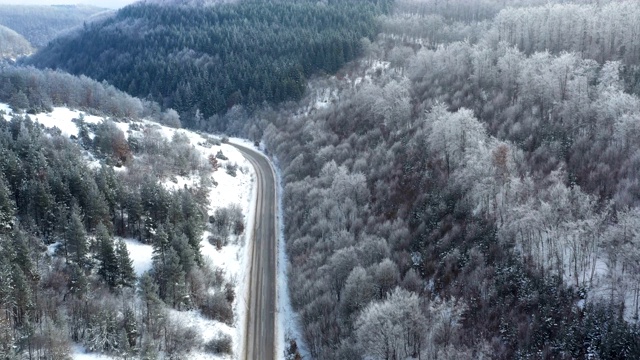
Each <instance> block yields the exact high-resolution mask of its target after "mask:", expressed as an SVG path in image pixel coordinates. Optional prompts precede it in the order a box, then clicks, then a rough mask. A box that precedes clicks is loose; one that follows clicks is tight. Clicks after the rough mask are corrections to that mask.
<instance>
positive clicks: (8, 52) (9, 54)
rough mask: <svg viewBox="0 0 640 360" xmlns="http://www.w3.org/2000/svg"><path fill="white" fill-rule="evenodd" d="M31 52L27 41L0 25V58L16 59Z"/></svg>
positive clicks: (31, 49)
mask: <svg viewBox="0 0 640 360" xmlns="http://www.w3.org/2000/svg"><path fill="white" fill-rule="evenodd" d="M32 51H33V48H32V47H31V44H29V41H27V39H25V38H24V37H23V36H22V35H20V34H18V33H17V32H15V31H13V30H11V29H9V28H8V27H6V26H2V25H0V58H16V57H18V56H22V55H27V54H30V53H31V52H32Z"/></svg>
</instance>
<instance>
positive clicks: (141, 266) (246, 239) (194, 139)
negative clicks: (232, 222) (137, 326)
mask: <svg viewBox="0 0 640 360" xmlns="http://www.w3.org/2000/svg"><path fill="white" fill-rule="evenodd" d="M0 110H4V111H5V112H6V113H7V114H11V113H12V111H11V109H10V107H9V106H8V105H7V104H2V103H0ZM81 115H83V117H84V121H85V122H87V123H99V122H101V121H104V120H105V118H101V117H98V116H92V115H87V114H84V113H82V112H81V111H78V110H71V109H68V108H64V107H56V108H54V109H53V111H52V112H51V113H40V114H35V115H29V116H30V117H31V118H32V119H33V120H34V121H37V122H38V123H40V124H42V125H43V126H45V127H47V128H53V127H57V128H58V129H60V131H61V133H62V134H64V135H65V136H71V135H76V136H77V135H78V132H79V129H78V127H77V126H76V123H74V122H73V121H72V119H74V118H79V117H80V116H81ZM134 123H135V124H136V125H137V126H138V127H139V128H141V129H142V128H145V127H154V128H157V129H158V131H160V133H161V134H162V135H163V136H164V137H165V138H166V139H167V140H171V139H172V138H173V136H174V134H176V133H178V134H181V135H184V136H186V137H187V138H188V139H189V142H190V144H191V145H192V146H194V147H195V148H196V149H197V150H198V151H199V152H200V153H201V155H202V158H203V161H206V159H207V158H208V157H209V156H210V155H216V154H217V153H218V151H222V153H223V154H224V155H225V156H226V157H227V158H228V159H227V160H219V161H218V163H219V164H220V168H219V169H218V170H217V171H215V172H214V173H213V175H212V177H213V179H214V180H215V182H216V183H217V186H213V187H212V189H211V190H210V193H209V196H208V198H209V204H210V205H209V208H208V209H207V210H208V213H209V215H213V213H214V212H215V210H216V209H218V208H221V207H228V206H229V205H231V204H237V205H239V206H240V208H241V209H242V213H243V215H244V218H245V221H246V224H245V229H246V231H245V233H244V235H243V236H241V238H240V239H236V241H231V242H230V244H229V245H227V246H225V247H223V248H222V249H221V250H217V249H216V248H215V247H214V246H212V245H211V244H209V242H208V236H209V233H207V232H205V234H204V236H203V239H202V242H201V244H202V254H203V256H204V257H205V259H206V260H207V261H210V262H211V263H212V264H213V265H215V266H216V267H220V268H222V269H224V270H225V276H226V277H227V280H228V281H229V282H231V283H235V284H236V300H235V303H234V304H233V307H234V312H235V314H234V315H235V328H233V327H229V326H227V325H225V324H221V323H218V322H216V321H211V320H207V319H205V318H203V317H202V316H200V314H199V313H198V312H196V311H190V312H178V311H175V310H171V312H172V313H173V314H174V315H176V317H178V318H180V319H181V321H184V322H185V323H187V324H189V325H190V326H191V325H192V326H196V327H198V328H199V330H200V332H201V334H202V335H203V338H204V339H205V341H206V340H207V339H210V338H211V337H213V336H215V335H216V334H217V333H218V331H222V332H224V333H226V334H229V335H231V336H232V338H233V341H234V358H239V357H240V355H241V352H242V345H243V342H242V339H243V337H244V331H245V324H246V306H247V303H248V301H247V296H246V295H247V289H248V286H247V284H248V280H249V272H248V271H247V270H248V267H249V259H250V256H249V255H250V253H251V247H252V246H251V243H252V238H253V233H252V231H253V228H254V225H253V223H254V216H255V207H256V196H257V194H256V192H255V173H254V170H253V167H252V166H251V164H250V163H249V162H248V161H247V160H246V159H245V158H244V157H243V156H242V154H241V153H240V152H239V151H238V150H237V149H236V148H235V147H233V146H231V145H229V144H220V145H212V144H210V142H209V141H208V139H209V137H210V135H204V136H203V135H201V134H198V133H195V132H192V131H188V130H184V129H173V128H169V127H166V126H162V125H159V124H157V123H155V122H152V121H148V120H141V121H137V122H134ZM134 123H118V122H116V123H115V124H116V126H117V127H118V128H119V129H120V130H122V131H123V132H124V133H125V136H129V135H130V134H133V133H135V131H131V132H130V131H129V129H130V126H131V124H134ZM233 142H234V143H237V144H242V145H245V146H247V147H253V143H251V142H250V141H248V140H243V139H233ZM85 157H86V160H87V163H88V164H89V166H91V167H92V168H97V167H99V166H101V163H100V161H98V160H96V159H95V158H93V156H91V155H90V154H87V156H85ZM228 164H232V165H237V171H236V176H235V177H234V176H231V175H229V174H227V172H226V166H227V165H228ZM115 170H118V171H126V170H127V169H126V167H121V168H115ZM200 180H201V175H200V174H191V175H189V176H175V177H173V178H170V179H167V180H165V181H163V185H164V186H165V187H166V188H167V189H169V190H175V189H179V188H182V187H184V186H185V185H187V186H194V185H196V184H197V183H198V182H199V181H200ZM124 241H125V244H126V245H127V249H128V250H129V253H130V256H131V259H132V261H133V266H134V269H135V272H136V274H137V275H138V276H140V275H141V274H143V273H144V272H145V271H147V270H149V269H151V266H152V252H153V250H152V247H151V246H150V245H145V244H142V243H140V242H138V241H136V240H133V239H125V240H124ZM55 246H57V244H52V245H50V246H49V247H48V249H47V251H48V252H49V253H53V251H54V249H55ZM279 328H282V326H280V327H279ZM278 335H279V338H282V339H281V341H279V344H280V345H279V349H281V348H282V344H283V342H284V340H283V339H284V337H283V335H282V332H279V333H278ZM279 353H282V352H281V351H279ZM73 358H74V359H82V360H85V359H86V360H89V359H110V357H108V356H104V355H96V354H86V350H85V349H84V348H82V347H81V346H79V345H77V346H74V348H73ZM189 358H190V359H218V357H215V356H213V355H211V354H204V353H202V354H200V353H199V354H194V356H193V357H192V356H191V355H190V356H189Z"/></svg>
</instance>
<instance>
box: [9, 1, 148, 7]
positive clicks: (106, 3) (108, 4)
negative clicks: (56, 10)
mask: <svg viewBox="0 0 640 360" xmlns="http://www.w3.org/2000/svg"><path fill="white" fill-rule="evenodd" d="M135 1H136V0H0V5H4V4H16V5H62V4H64V5H69V4H87V5H94V6H100V7H106V8H112V9H116V8H120V7H123V6H125V5H128V4H131V3H132V2H135Z"/></svg>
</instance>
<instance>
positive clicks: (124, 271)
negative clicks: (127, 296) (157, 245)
mask: <svg viewBox="0 0 640 360" xmlns="http://www.w3.org/2000/svg"><path fill="white" fill-rule="evenodd" d="M116 257H117V258H118V285H121V286H125V287H132V286H133V285H134V284H135V281H136V274H135V271H134V269H133V261H132V260H131V257H130V256H129V250H128V249H127V245H126V244H125V243H124V241H123V240H122V239H119V240H118V242H117V243H116Z"/></svg>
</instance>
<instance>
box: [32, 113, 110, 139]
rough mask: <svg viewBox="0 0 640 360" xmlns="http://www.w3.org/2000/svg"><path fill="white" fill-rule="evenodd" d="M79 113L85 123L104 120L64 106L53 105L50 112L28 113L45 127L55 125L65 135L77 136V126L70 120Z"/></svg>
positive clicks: (78, 116) (76, 117)
mask: <svg viewBox="0 0 640 360" xmlns="http://www.w3.org/2000/svg"><path fill="white" fill-rule="evenodd" d="M81 115H82V116H84V121H85V122H86V123H92V124H97V123H100V122H102V121H104V118H101V117H98V116H94V115H87V114H85V113H84V112H82V111H78V110H71V109H68V108H65V107H55V108H53V111H52V112H50V113H39V114H35V115H29V117H31V119H32V120H34V121H37V122H39V123H40V124H42V125H44V127H46V128H54V127H57V128H58V129H60V131H61V132H62V134H63V135H65V136H71V135H75V136H78V131H79V130H78V126H77V125H76V123H74V122H73V121H71V120H72V119H78V118H80V116H81Z"/></svg>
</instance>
